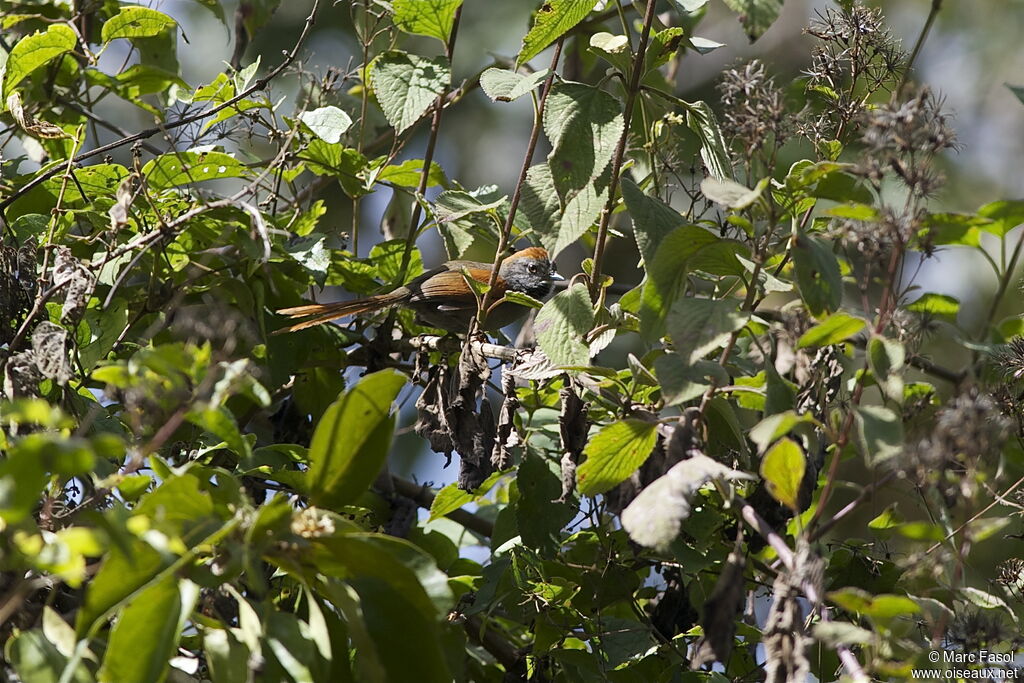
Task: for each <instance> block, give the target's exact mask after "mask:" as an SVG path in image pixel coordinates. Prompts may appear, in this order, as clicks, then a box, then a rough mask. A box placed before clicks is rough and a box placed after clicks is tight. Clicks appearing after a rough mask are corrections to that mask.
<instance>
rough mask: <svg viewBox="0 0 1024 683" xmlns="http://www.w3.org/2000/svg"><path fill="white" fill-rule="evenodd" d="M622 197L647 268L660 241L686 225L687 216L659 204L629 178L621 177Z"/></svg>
mask: <svg viewBox="0 0 1024 683" xmlns="http://www.w3.org/2000/svg"><path fill="white" fill-rule="evenodd" d="M622 198H623V200H624V201H625V202H626V208H627V209H628V210H629V216H630V218H632V219H633V236H634V238H635V239H636V246H637V249H639V250H640V257H641V258H643V260H644V263H645V264H646V266H647V267H648V268H650V266H651V264H653V263H654V257H655V254H657V252H658V247H659V246H660V245H661V241H662V240H663V239H665V238H666V237H667V236H668V235H669V234H670V233H671V232H672V231H673V230H675V229H676V228H679V227H681V226H683V225H686V224H687V222H688V221H687V220H686V217H685V216H683V215H682V214H680V213H679V212H678V211H676V210H675V209H673V208H672V207H671V206H669V205H668V204H666V203H665V202H663V201H661V200H660V199H658V198H657V197H651V196H649V195H646V194H644V193H643V191H641V189H640V188H639V187H638V186H637V184H636V183H634V182H633V181H632V180H631V179H629V178H628V177H623V178H622Z"/></svg>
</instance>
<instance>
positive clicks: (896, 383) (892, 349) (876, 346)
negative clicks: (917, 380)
mask: <svg viewBox="0 0 1024 683" xmlns="http://www.w3.org/2000/svg"><path fill="white" fill-rule="evenodd" d="M867 357H868V367H869V368H871V373H872V374H873V375H874V377H875V382H877V383H878V388H879V389H881V390H882V394H883V395H884V396H885V397H886V398H888V399H889V400H890V401H896V402H897V403H900V402H902V401H903V374H902V372H901V371H902V370H903V364H904V361H905V360H906V350H905V349H904V348H903V344H900V343H899V342H898V341H896V340H895V339H887V338H886V337H882V336H880V335H875V336H873V337H871V339H869V340H868V348H867Z"/></svg>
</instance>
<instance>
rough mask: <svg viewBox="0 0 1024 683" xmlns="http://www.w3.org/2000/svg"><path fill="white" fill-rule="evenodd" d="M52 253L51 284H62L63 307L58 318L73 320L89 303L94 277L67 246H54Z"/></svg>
mask: <svg viewBox="0 0 1024 683" xmlns="http://www.w3.org/2000/svg"><path fill="white" fill-rule="evenodd" d="M54 253H55V256H54V264H53V285H54V286H55V287H56V286H59V285H64V307H63V308H62V309H61V312H60V319H61V321H62V322H63V321H71V322H75V321H77V320H78V318H79V316H80V315H81V313H82V312H83V311H84V310H85V307H86V305H87V304H88V303H89V296H90V295H91V294H92V290H93V286H94V284H95V282H96V278H95V277H93V274H92V273H90V272H89V270H88V269H87V268H86V267H85V266H84V265H82V262H81V261H79V260H78V259H77V258H75V257H74V256H73V255H72V254H71V250H70V249H68V248H67V247H63V246H59V247H56V248H55V249H54Z"/></svg>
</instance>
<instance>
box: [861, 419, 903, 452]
mask: <svg viewBox="0 0 1024 683" xmlns="http://www.w3.org/2000/svg"><path fill="white" fill-rule="evenodd" d="M857 435H858V437H859V440H860V446H861V451H862V452H863V453H864V457H865V458H866V459H867V461H868V463H869V464H875V463H879V462H882V461H883V460H888V459H889V458H891V457H893V456H895V455H899V452H900V450H901V449H902V448H903V423H902V422H901V421H900V417H899V415H897V414H896V413H894V412H893V411H892V410H890V409H888V408H885V407H884V406H859V407H858V408H857Z"/></svg>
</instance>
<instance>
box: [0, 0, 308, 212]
mask: <svg viewBox="0 0 1024 683" xmlns="http://www.w3.org/2000/svg"><path fill="white" fill-rule="evenodd" d="M319 6H320V0H313V8H312V9H311V10H310V12H309V16H308V17H306V23H305V25H304V26H303V27H302V33H301V34H299V38H298V40H297V41H296V42H295V46H294V47H293V48H292V49H291V51H290V52H289V53H288V54H287V55H285V58H284V61H282V62H281V63H280V64H278V65H277V67H275V68H274V69H273V70H272V71H271V72H270V73H268V74H267V75H266V76H263V77H262V78H259V79H257V80H256V82H254V83H253V84H252V85H251V86H249V87H248V88H246V89H245V90H243V91H242V92H240V93H238V94H237V95H235V96H234V97H232V98H231V99H229V100H227V101H225V102H223V103H222V104H218V105H217V106H215V107H212V108H210V109H207V110H206V111H202V112H198V113H196V114H192V115H191V116H186V117H184V118H181V119H178V120H177V121H171V122H170V123H163V124H160V125H157V126H151V127H150V128H146V129H145V130H141V131H139V132H138V133H134V134H132V135H127V136H125V137H123V138H121V139H119V140H114V141H113V142H111V143H109V144H106V145H102V146H100V147H97V148H96V149H93V150H90V151H88V152H82V153H81V154H79V155H78V156H76V157H73V158H72V159H70V163H72V164H80V163H81V162H83V161H85V160H87V159H92V158H93V157H96V156H99V155H101V154H106V153H107V152H109V151H111V150H115V149H117V148H118V147H123V146H124V145H128V144H131V143H133V142H135V141H137V140H144V139H146V138H148V137H150V136H152V135H156V134H158V133H163V132H166V131H168V130H171V129H174V128H180V127H181V126H185V125H188V124H190V123H195V122H196V121H200V120H202V119H205V118H207V117H210V116H213V115H214V114H216V113H217V112H219V111H221V110H223V109H227V108H228V107H233V106H234V105H235V104H237V103H238V102H240V101H242V100H243V99H245V98H246V97H248V96H249V95H251V94H252V93H254V92H256V91H257V90H263V89H265V88H266V87H267V85H268V84H269V83H270V81H272V80H273V79H274V78H277V76H278V75H280V74H281V72H282V71H284V70H285V69H286V68H288V66H289V65H290V64H291V63H292V62H293V61H295V57H296V56H297V55H298V53H299V49H300V48H301V47H302V44H303V43H304V42H305V40H306V36H307V35H308V34H309V30H310V28H311V27H312V26H313V23H314V19H315V17H316V12H317V8H318V7H319ZM60 170H61V169H60V167H56V168H52V169H50V170H49V171H44V172H42V173H40V174H39V175H37V176H36V177H34V178H33V179H32V180H30V181H29V182H27V183H26V184H24V185H22V186H21V187H19V188H18V189H17V190H16V191H15V192H12V193H11V196H9V197H7V198H5V199H3V200H0V210H2V209H6V208H7V207H8V206H10V205H11V204H13V203H14V202H15V201H17V199H18V198H19V197H21V196H22V195H23V194H25V193H26V192H28V191H29V190H31V189H32V188H33V187H36V186H37V185H39V184H40V183H43V182H45V181H47V180H49V179H50V178H52V177H53V176H55V175H57V174H58V173H60Z"/></svg>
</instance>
